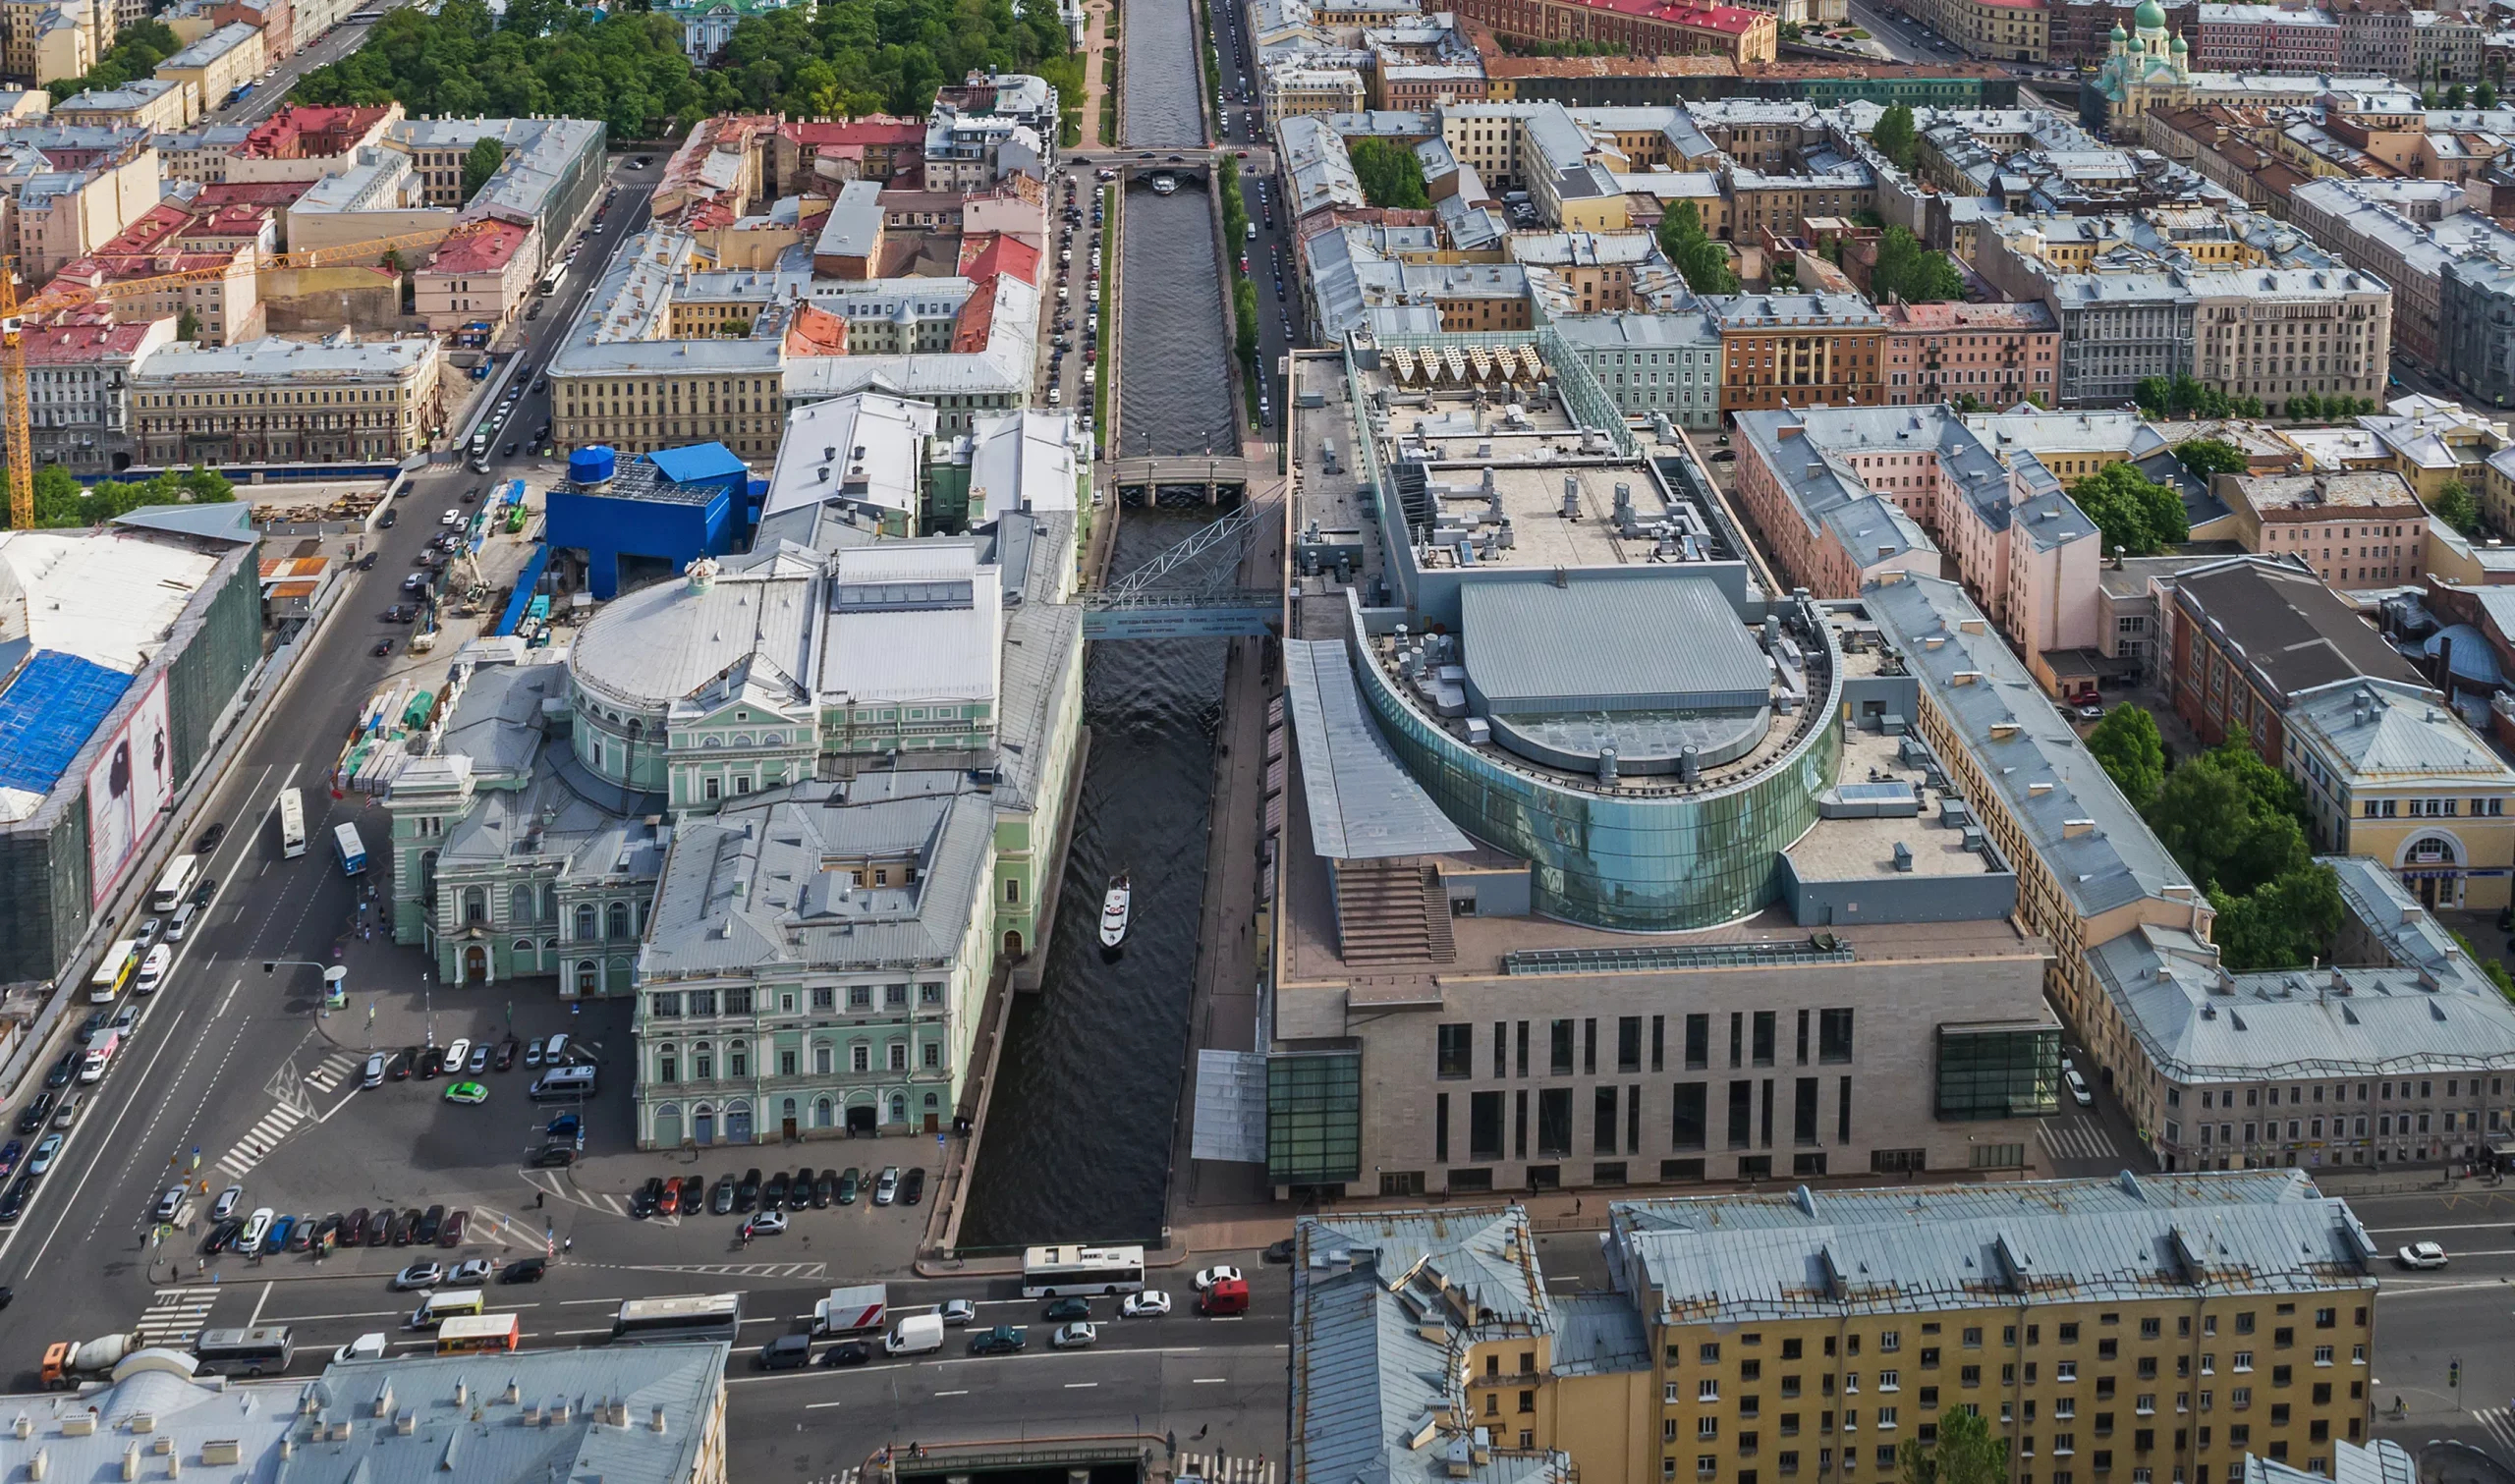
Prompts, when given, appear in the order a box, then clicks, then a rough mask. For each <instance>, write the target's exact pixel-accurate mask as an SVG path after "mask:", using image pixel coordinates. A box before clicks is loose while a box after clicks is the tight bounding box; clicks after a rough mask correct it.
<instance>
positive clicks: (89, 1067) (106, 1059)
mask: <svg viewBox="0 0 2515 1484" xmlns="http://www.w3.org/2000/svg"><path fill="white" fill-rule="evenodd" d="M113 1059H114V1053H113V1048H112V1047H109V1046H96V1047H91V1048H89V1050H88V1052H87V1054H86V1055H85V1056H84V1057H81V1058H80V1059H79V1085H80V1086H82V1087H86V1086H91V1085H93V1084H95V1083H97V1082H101V1081H103V1080H104V1079H105V1067H106V1065H107V1064H108V1063H110V1062H112V1061H113Z"/></svg>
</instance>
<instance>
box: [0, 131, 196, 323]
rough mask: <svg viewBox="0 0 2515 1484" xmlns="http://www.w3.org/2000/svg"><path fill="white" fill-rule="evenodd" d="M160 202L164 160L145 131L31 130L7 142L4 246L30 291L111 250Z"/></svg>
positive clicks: (1, 145)
mask: <svg viewBox="0 0 2515 1484" xmlns="http://www.w3.org/2000/svg"><path fill="white" fill-rule="evenodd" d="M157 197H158V172H157V154H156V151H155V150H153V149H151V148H150V147H149V139H148V135H147V134H146V133H145V132H143V131H140V130H137V129H108V128H94V127H86V126H77V125H55V124H31V125H20V126H18V127H17V128H15V129H12V130H11V131H10V132H9V137H8V138H7V139H5V140H0V198H5V199H6V200H7V202H8V208H7V210H6V211H5V212H0V245H5V248H6V250H7V251H8V252H9V253H10V254H12V255H13V256H15V257H16V258H17V260H18V271H19V273H20V274H21V275H23V276H24V277H25V279H26V280H27V281H28V283H36V284H40V283H44V282H46V281H48V280H50V279H51V277H52V276H53V275H54V274H55V273H58V272H60V271H61V268H62V265H63V264H65V263H67V262H69V261H70V260H71V259H73V258H76V257H79V256H81V255H83V254H84V253H87V252H92V251H94V250H95V249H96V248H97V247H101V246H103V245H104V244H106V243H108V242H111V241H112V240H113V239H114V238H115V237H117V236H119V235H120V234H121V232H122V231H123V229H124V228H126V227H129V226H130V225H131V224H132V223H133V222H135V221H138V220H139V219H140V213H142V212H144V211H146V210H147V209H148V208H149V207H151V206H154V205H156V204H157Z"/></svg>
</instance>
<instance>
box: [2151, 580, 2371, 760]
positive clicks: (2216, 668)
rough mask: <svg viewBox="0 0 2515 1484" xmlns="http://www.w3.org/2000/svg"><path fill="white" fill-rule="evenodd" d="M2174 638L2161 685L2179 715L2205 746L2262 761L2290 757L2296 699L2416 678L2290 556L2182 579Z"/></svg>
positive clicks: (2176, 599) (2178, 584)
mask: <svg viewBox="0 0 2515 1484" xmlns="http://www.w3.org/2000/svg"><path fill="white" fill-rule="evenodd" d="M2172 633H2173V645H2174V648H2173V654H2172V658H2171V661H2170V663H2168V664H2167V665H2166V667H2165V675H2164V679H2165V682H2166V691H2167V694H2168V696H2169V697H2170V698H2171V699H2172V700H2173V702H2174V712H2175V715H2177V716H2180V717H2182V718H2183V720H2184V722H2185V723H2186V724H2187V725H2189V726H2190V727H2191V728H2192V730H2193V731H2194V732H2195V733H2196V734H2198V735H2199V737H2200V738H2201V740H2202V742H2204V743H2206V744H2208V745H2209V746H2216V745H2217V744H2218V743H2219V742H2224V741H2226V740H2227V739H2228V738H2230V737H2242V738H2246V739H2249V740H2250V741H2251V742H2252V743H2253V750H2254V751H2255V752H2257V753H2259V754H2261V755H2262V756H2263V757H2264V758H2265V759H2268V758H2284V757H2286V756H2287V755H2288V740H2287V730H2286V729H2287V721H2286V717H2287V713H2288V708H2289V706H2290V705H2291V704H2292V703H2293V702H2294V700H2295V698H2296V697H2297V696H2299V695H2302V694H2305V693H2306V692H2308V691H2311V690H2315V689H2317V688H2319V687H2324V686H2328V685H2330V684H2332V683H2333V682H2336V681H2344V680H2358V679H2362V678H2373V679H2378V680H2394V681H2403V682H2411V683H2416V682H2417V681H2418V679H2419V677H2418V674H2417V672H2415V671H2414V670H2412V669H2411V666H2410V662H2409V661H2408V660H2405V659H2403V658H2402V657H2401V655H2400V654H2398V653H2397V652H2395V651H2394V649H2393V647H2392V646H2391V645H2390V644H2387V643H2385V642H2384V640H2383V635H2381V634H2379V633H2377V632H2375V630H2374V629H2373V628H2371V627H2369V625H2368V624H2367V622H2366V621H2365V620H2364V619H2361V618H2360V617H2358V615H2357V614H2356V613H2355V612H2353V611H2352V610H2351V608H2350V606H2349V604H2348V603H2347V602H2346V601H2344V600H2343V599H2342V598H2341V597H2340V596H2339V595H2338V594H2336V593H2334V592H2333V591H2332V590H2331V589H2330V588H2329V587H2327V586H2325V585H2324V584H2323V582H2322V580H2321V579H2320V578H2319V577H2317V576H2316V575H2315V574H2314V572H2313V571H2312V570H2311V569H2309V568H2307V567H2306V566H2305V565H2304V564H2303V563H2302V562H2301V561H2300V560H2299V559H2298V558H2297V557H2295V556H2294V555H2293V554H2290V555H2282V556H2276V557H2274V556H2266V555H2265V556H2243V557H2229V558H2227V559H2226V560H2224V561H2223V562H2220V563H2218V564H2216V565H2214V566H2208V567H2200V568H2195V569H2193V570H2191V571H2189V572H2186V573H2184V574H2183V575H2182V576H2181V577H2179V578H2178V579H2177V580H2176V583H2175V591H2174V622H2173V625H2172Z"/></svg>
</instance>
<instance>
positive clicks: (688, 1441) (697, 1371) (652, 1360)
mask: <svg viewBox="0 0 2515 1484" xmlns="http://www.w3.org/2000/svg"><path fill="white" fill-rule="evenodd" d="M728 1352H729V1347H726V1346H723V1345H641V1346H608V1347H591V1348H587V1349H543V1350H518V1351H515V1352H514V1353H512V1354H505V1355H446V1356H435V1355H429V1356H419V1357H407V1358H403V1357H397V1358H394V1359H389V1360H362V1361H356V1362H351V1363H347V1364H336V1365H332V1366H329V1367H326V1368H325V1370H324V1372H323V1376H322V1379H321V1380H319V1381H316V1382H313V1383H311V1384H310V1385H309V1386H308V1387H307V1397H308V1404H310V1405H311V1406H312V1407H313V1408H314V1410H313V1411H312V1412H311V1413H310V1414H307V1415H298V1416H292V1417H291V1418H290V1422H291V1425H292V1427H293V1430H294V1434H295V1445H294V1448H293V1451H292V1453H291V1456H290V1457H287V1458H286V1459H284V1460H282V1461H281V1462H280V1464H279V1467H278V1469H277V1471H276V1473H275V1475H274V1477H275V1479H276V1480H277V1481H278V1484H405V1481H407V1484H434V1481H438V1480H443V1479H448V1478H459V1479H462V1480H465V1481H466V1484H545V1481H547V1480H550V1479H600V1480H602V1481H603V1484H681V1481H683V1480H687V1479H689V1478H691V1477H693V1476H694V1471H695V1470H696V1469H697V1468H698V1466H699V1450H700V1446H701V1443H702V1441H703V1440H704V1439H705V1438H706V1436H707V1434H708V1431H709V1430H710V1428H711V1427H721V1426H722V1425H723V1424H722V1421H721V1420H720V1419H719V1418H717V1417H716V1415H715V1412H716V1406H717V1399H718V1397H719V1396H720V1395H721V1394H722V1392H723V1389H724V1380H725V1357H726V1355H727V1353H728ZM510 1388H512V1389H510ZM379 1406H381V1408H382V1413H381V1416H380V1417H379V1413H378V1408H379ZM561 1407H565V1408H566V1420H564V1421H561V1420H559V1416H560V1414H559V1411H558V1408H561ZM528 1417H530V1418H531V1420H527V1419H528ZM383 1418H391V1419H394V1420H390V1421H387V1420H383ZM405 1418H407V1419H408V1421H409V1424H410V1430H409V1431H408V1432H405V1431H403V1430H402V1428H401V1427H400V1426H398V1425H397V1423H398V1422H399V1421H400V1420H401V1419H405ZM659 1422H660V1424H661V1426H658V1425H657V1423H659ZM188 1471H189V1470H188Z"/></svg>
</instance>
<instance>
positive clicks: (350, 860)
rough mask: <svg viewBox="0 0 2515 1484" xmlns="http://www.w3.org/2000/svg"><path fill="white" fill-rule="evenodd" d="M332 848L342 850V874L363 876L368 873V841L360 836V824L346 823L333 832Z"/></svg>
mask: <svg viewBox="0 0 2515 1484" xmlns="http://www.w3.org/2000/svg"><path fill="white" fill-rule="evenodd" d="M332 849H333V850H334V851H337V852H340V857H341V874H342V875H344V876H361V875H364V874H365V873H366V842H365V841H363V840H361V839H359V838H358V826H357V825H354V824H344V825H342V826H341V827H340V828H339V829H336V830H334V831H333V832H332Z"/></svg>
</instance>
